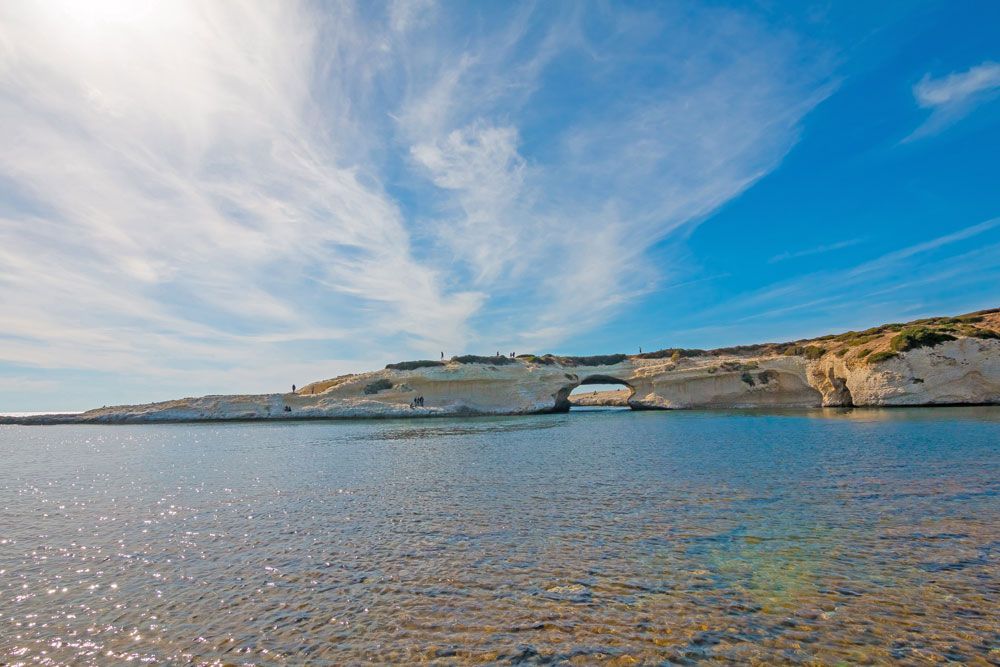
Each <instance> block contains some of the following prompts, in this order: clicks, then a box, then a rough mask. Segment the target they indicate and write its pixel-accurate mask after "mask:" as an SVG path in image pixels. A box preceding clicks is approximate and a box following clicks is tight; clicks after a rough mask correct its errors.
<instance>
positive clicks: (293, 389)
mask: <svg viewBox="0 0 1000 667" xmlns="http://www.w3.org/2000/svg"><path fill="white" fill-rule="evenodd" d="M292 393H293V394H294V393H295V385H294V384H293V385H292Z"/></svg>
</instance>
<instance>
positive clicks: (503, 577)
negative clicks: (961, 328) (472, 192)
mask: <svg viewBox="0 0 1000 667" xmlns="http://www.w3.org/2000/svg"><path fill="white" fill-rule="evenodd" d="M998 450H1000V409H997V408H961V409H957V408H956V409H921V410H855V411H842V410H823V411H820V410H817V411H808V412H802V411H788V412H756V411H755V412H741V413H736V412H684V413H630V412H628V411H624V412H581V413H576V412H574V413H572V414H568V415H547V416H538V417H523V418H495V419H485V418H484V419H471V420H443V419H442V420H427V421H420V422H407V421H381V422H329V423H320V422H301V423H295V422H289V423H280V424H252V423H243V424H215V425H212V424H201V425H195V424H187V425H185V424H173V425H156V426H54V427H16V426H7V427H0V453H2V456H3V461H4V462H5V464H4V472H3V473H2V475H0V510H2V524H0V526H2V528H0V663H18V662H23V663H36V662H43V661H46V662H49V663H65V662H76V663H80V664H106V663H108V662H116V661H122V660H130V659H134V660H146V661H150V662H195V663H207V662H213V661H216V660H218V661H224V662H227V661H228V662H245V661H250V662H291V663H301V662H303V661H309V662H311V663H317V664H323V663H326V664H343V663H345V662H347V663H350V662H358V661H362V660H373V661H376V662H404V663H406V662H414V661H417V660H426V661H431V662H434V661H437V662H442V663H455V662H477V661H478V662H494V661H506V662H524V663H535V662H548V661H568V662H571V663H572V662H579V663H592V662H599V661H617V662H618V663H622V664H624V663H628V662H631V661H638V662H654V663H655V662H661V661H664V660H670V661H677V662H685V661H690V660H697V659H703V658H713V659H716V660H720V661H722V662H728V663H731V662H751V661H755V660H756V661H760V662H763V663H774V662H790V661H800V662H805V661H809V660H814V661H818V662H821V663H836V662H838V661H846V662H849V663H855V662H866V661H868V662H886V661H892V660H902V661H908V662H924V661H947V660H952V661H964V662H979V663H987V662H990V661H993V662H994V663H995V662H997V661H998V660H1000V638H998V635H997V623H996V620H997V619H996V611H995V610H996V609H997V607H998V603H1000V521H998V519H1000V451H998Z"/></svg>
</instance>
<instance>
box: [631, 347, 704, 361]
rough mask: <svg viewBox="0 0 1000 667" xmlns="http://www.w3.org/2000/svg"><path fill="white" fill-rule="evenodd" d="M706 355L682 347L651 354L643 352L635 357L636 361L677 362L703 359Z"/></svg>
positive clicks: (699, 351)
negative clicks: (687, 358)
mask: <svg viewBox="0 0 1000 667" xmlns="http://www.w3.org/2000/svg"><path fill="white" fill-rule="evenodd" d="M707 354H708V352H706V351H705V350H687V349H684V348H682V347H667V348H664V349H662V350H655V351H653V352H643V353H642V354H637V355H635V356H636V358H637V359H671V360H673V361H677V360H678V359H681V358H683V357H704V356H706V355H707Z"/></svg>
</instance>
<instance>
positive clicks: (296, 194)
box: [0, 0, 1000, 411]
mask: <svg viewBox="0 0 1000 667" xmlns="http://www.w3.org/2000/svg"><path fill="white" fill-rule="evenodd" d="M997 25H1000V5H998V4H997V3H996V2H988V1H984V2H971V1H970V2H962V3H945V2H940V3H933V2H929V3H918V2H881V3H860V2H817V3H809V2H805V3H803V2H789V3H782V2H757V3H725V2H711V3H584V2H544V3H537V4H512V3H438V2H432V1H427V0H415V1H412V2H399V3H358V4H350V3H323V4H317V3H297V2H286V3H264V2H259V3H253V2H244V3H241V2H228V3H200V2H190V3H186V2H181V1H179V0H178V1H173V2H163V3H159V2H143V1H126V0H97V1H95V2H93V3H87V4H86V6H84V3H76V2H70V1H69V0H66V1H65V2H58V1H56V0H53V1H52V2H47V3H34V2H24V3H19V2H6V3H3V4H2V6H0V127H3V128H4V140H3V141H2V142H0V307H2V311H0V312H2V323H3V324H2V327H0V410H3V411H15V410H46V409H84V408H88V407H93V406H95V405H104V404H114V403H123V402H139V401H147V400H157V399H166V398H171V397H176V396H182V395H197V394H205V393H234V392H258V391H260V392H264V391H281V390H284V389H286V388H287V386H288V385H290V384H292V383H293V382H294V383H296V384H300V385H301V384H305V383H306V382H308V381H311V380H315V379H319V378H325V377H331V376H334V375H337V374H340V373H344V372H353V371H359V370H365V369H371V368H378V367H381V366H382V365H384V364H385V363H387V362H390V361H397V360H400V359H412V358H425V357H430V358H436V357H437V356H438V355H439V353H440V352H441V351H444V352H445V354H447V355H449V356H451V355H454V354H462V353H486V354H488V353H492V352H495V351H497V350H501V351H504V352H507V351H517V352H519V353H520V352H538V353H542V352H555V353H567V354H593V353H606V352H634V351H637V350H638V348H639V347H640V346H641V347H643V348H644V349H647V350H649V349H656V348H660V347H668V346H689V347H714V346H720V345H730V344H736V343H749V342H760V341H765V340H790V339H796V338H801V337H807V336H812V335H819V334H823V333H828V332H834V331H840V330H846V329H851V328H862V327H867V326H871V325H874V324H878V323H882V322H886V321H900V320H908V319H913V318H917V317H921V316H925V315H931V314H946V313H958V312H965V311H970V310H975V309H980V308H986V307H992V306H997V305H1000V303H998V302H1000V289H998V285H1000V177H998V173H1000V171H998V169H997V156H998V155H1000V40H998V39H997V33H996V26H997Z"/></svg>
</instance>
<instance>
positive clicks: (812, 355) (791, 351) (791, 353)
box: [781, 343, 826, 359]
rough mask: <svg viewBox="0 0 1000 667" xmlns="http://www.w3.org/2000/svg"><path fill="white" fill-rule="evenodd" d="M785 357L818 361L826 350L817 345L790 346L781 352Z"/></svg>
mask: <svg viewBox="0 0 1000 667" xmlns="http://www.w3.org/2000/svg"><path fill="white" fill-rule="evenodd" d="M781 353H782V354H783V355H785V356H786V357H805V358H806V359H819V358H820V357H822V356H823V355H824V354H826V350H825V349H824V348H822V347H820V346H819V345H796V344H794V343H793V344H791V345H788V346H786V347H785V348H784V349H782V350H781Z"/></svg>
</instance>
